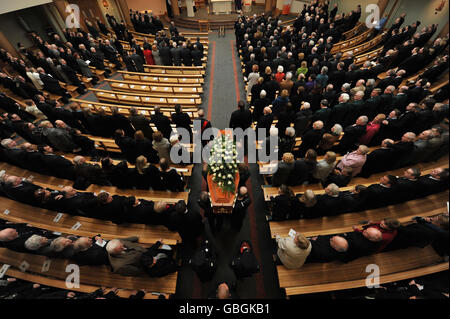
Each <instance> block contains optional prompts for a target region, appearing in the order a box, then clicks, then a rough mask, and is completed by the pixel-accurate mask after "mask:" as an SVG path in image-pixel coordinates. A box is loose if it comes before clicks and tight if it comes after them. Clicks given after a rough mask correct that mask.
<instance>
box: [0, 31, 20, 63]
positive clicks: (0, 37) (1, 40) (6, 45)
mask: <svg viewBox="0 0 450 319" xmlns="http://www.w3.org/2000/svg"><path fill="white" fill-rule="evenodd" d="M0 48H3V49H5V50H6V51H8V52H9V53H11V54H12V55H13V56H15V57H20V56H19V53H18V51H17V50H16V48H15V47H14V46H13V45H12V44H11V42H9V40H8V38H7V37H6V36H5V35H4V34H3V32H2V31H0Z"/></svg>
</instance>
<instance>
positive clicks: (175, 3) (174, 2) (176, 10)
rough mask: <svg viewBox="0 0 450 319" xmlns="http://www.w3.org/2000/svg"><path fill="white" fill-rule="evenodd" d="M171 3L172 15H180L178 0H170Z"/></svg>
mask: <svg viewBox="0 0 450 319" xmlns="http://www.w3.org/2000/svg"><path fill="white" fill-rule="evenodd" d="M171 3H172V13H173V16H174V17H176V16H179V15H180V8H179V7H178V0H171Z"/></svg>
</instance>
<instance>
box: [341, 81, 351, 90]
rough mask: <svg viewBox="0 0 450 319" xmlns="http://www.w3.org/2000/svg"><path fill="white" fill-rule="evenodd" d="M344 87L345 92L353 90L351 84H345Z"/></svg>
mask: <svg viewBox="0 0 450 319" xmlns="http://www.w3.org/2000/svg"><path fill="white" fill-rule="evenodd" d="M342 87H343V88H344V89H345V90H350V88H351V87H352V86H351V85H350V83H344V84H342Z"/></svg>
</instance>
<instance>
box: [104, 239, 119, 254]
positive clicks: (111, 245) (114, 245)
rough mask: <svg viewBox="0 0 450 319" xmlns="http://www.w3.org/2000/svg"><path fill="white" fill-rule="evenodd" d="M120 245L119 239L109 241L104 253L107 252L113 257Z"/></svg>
mask: <svg viewBox="0 0 450 319" xmlns="http://www.w3.org/2000/svg"><path fill="white" fill-rule="evenodd" d="M121 243H122V242H121V241H120V239H112V240H110V241H109V243H107V244H106V251H107V252H108V254H110V255H114V254H115V251H116V249H117V247H119V245H120V244H121Z"/></svg>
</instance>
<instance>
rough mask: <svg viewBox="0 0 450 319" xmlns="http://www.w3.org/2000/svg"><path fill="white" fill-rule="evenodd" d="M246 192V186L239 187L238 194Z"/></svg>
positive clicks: (242, 194) (243, 194)
mask: <svg viewBox="0 0 450 319" xmlns="http://www.w3.org/2000/svg"><path fill="white" fill-rule="evenodd" d="M247 193H248V190H247V187H245V186H241V188H239V196H245V195H247Z"/></svg>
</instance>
